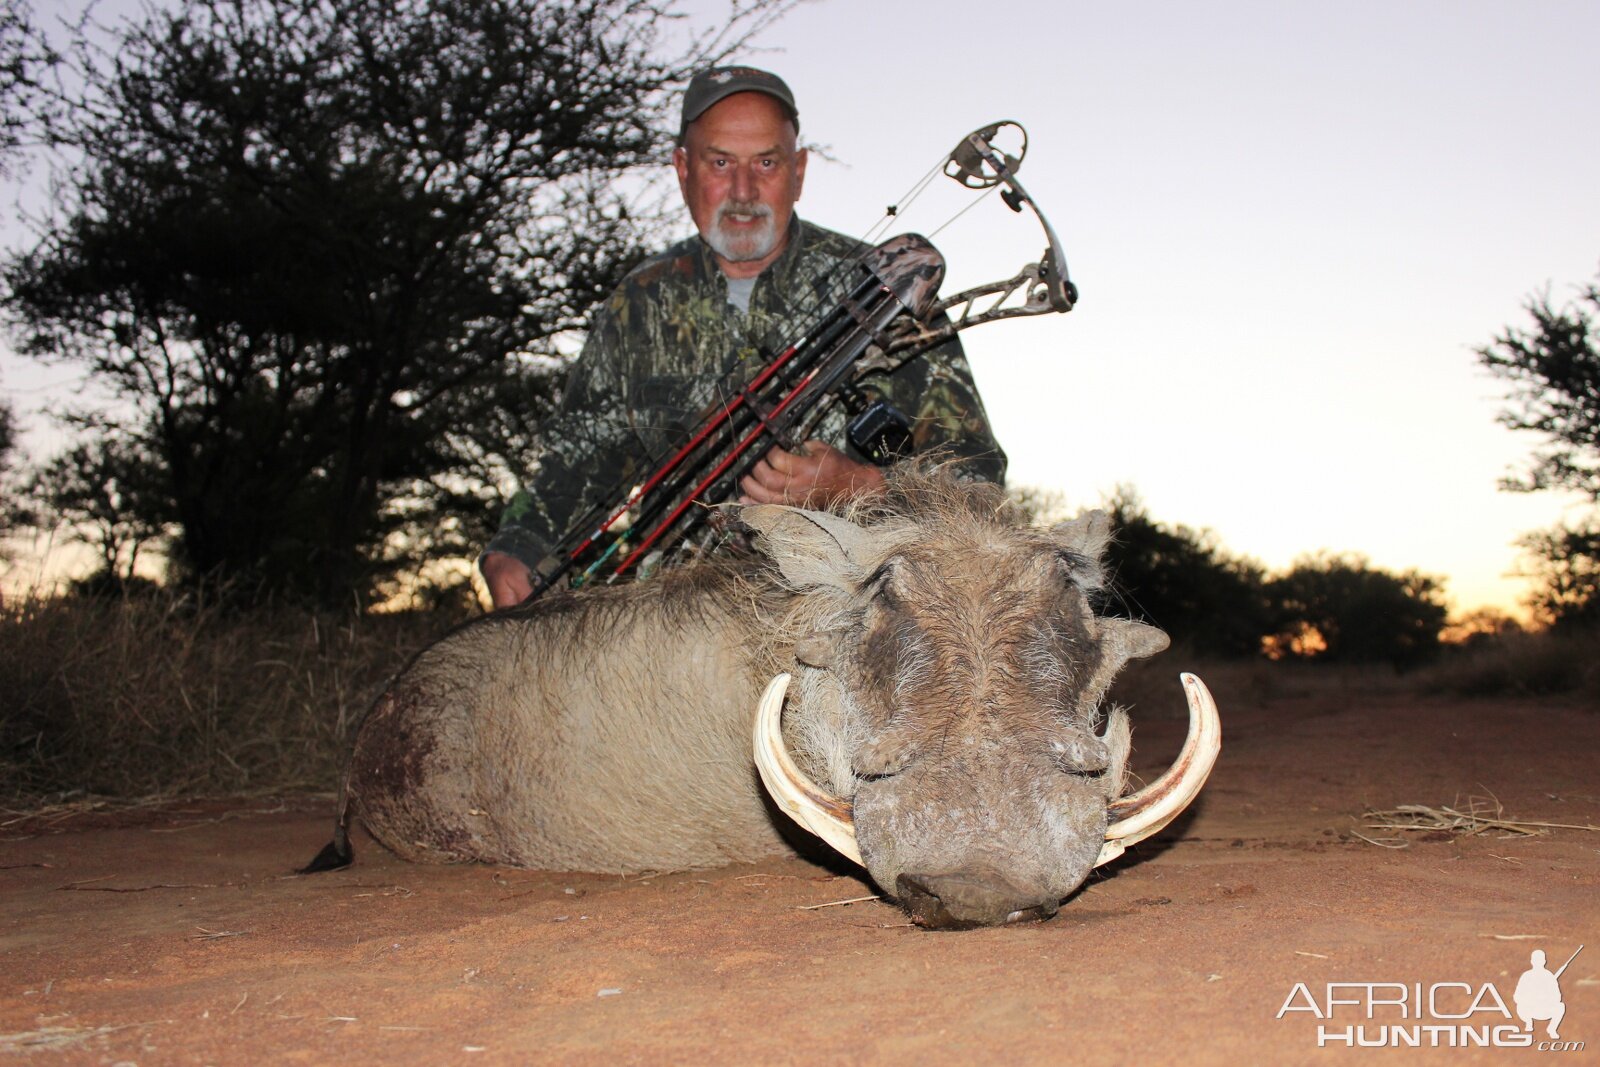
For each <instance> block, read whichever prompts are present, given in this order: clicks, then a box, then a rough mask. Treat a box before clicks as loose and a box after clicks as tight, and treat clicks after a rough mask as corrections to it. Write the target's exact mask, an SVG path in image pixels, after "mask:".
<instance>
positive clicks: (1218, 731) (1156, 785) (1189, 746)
mask: <svg viewBox="0 0 1600 1067" xmlns="http://www.w3.org/2000/svg"><path fill="white" fill-rule="evenodd" d="M1179 678H1181V679H1182V681H1183V691H1184V695H1185V696H1186V697H1187V698H1188V701H1189V737H1188V739H1187V740H1185V741H1184V743H1183V751H1182V752H1179V753H1178V758H1177V759H1176V760H1174V761H1173V762H1172V766H1171V767H1168V768H1167V773H1165V774H1163V775H1162V776H1161V777H1160V778H1158V779H1156V780H1155V781H1154V782H1151V783H1150V784H1149V785H1147V786H1145V787H1144V788H1143V789H1141V790H1139V791H1138V792H1137V793H1133V794H1130V795H1129V796H1125V797H1123V798H1121V799H1120V800H1116V801H1113V802H1112V804H1111V805H1110V808H1109V811H1110V815H1111V819H1112V823H1111V825H1110V826H1108V827H1107V828H1106V843H1105V845H1104V847H1102V848H1101V849H1100V858H1099V859H1097V860H1095V864H1094V865H1095V866H1096V867H1098V866H1100V865H1101V864H1103V863H1109V862H1110V861H1112V860H1114V859H1116V858H1117V857H1118V856H1120V855H1122V852H1123V850H1124V849H1125V848H1127V847H1128V846H1129V845H1133V844H1137V843H1138V842H1140V841H1143V840H1144V839H1145V838H1147V837H1149V836H1150V835H1151V834H1154V833H1157V832H1159V831H1160V830H1161V829H1162V828H1164V827H1165V826H1166V825H1167V824H1168V823H1170V822H1171V821H1172V820H1173V819H1176V818H1177V817H1178V815H1179V814H1180V813H1182V811H1183V809H1184V808H1187V807H1188V806H1189V805H1190V804H1192V803H1193V802H1194V798H1195V797H1196V796H1197V795H1199V793H1200V787H1201V786H1203V785H1205V784H1206V778H1207V776H1209V775H1210V774H1211V768H1212V767H1213V766H1214V765H1215V764H1216V762H1217V753H1219V752H1221V751H1222V720H1221V718H1220V717H1219V716H1218V715H1217V704H1216V701H1214V700H1212V699H1211V693H1210V691H1209V690H1207V689H1206V685H1205V683H1204V682H1202V681H1201V680H1200V679H1199V677H1197V676H1196V675H1193V674H1181V675H1179Z"/></svg>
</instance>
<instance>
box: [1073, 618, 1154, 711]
mask: <svg viewBox="0 0 1600 1067" xmlns="http://www.w3.org/2000/svg"><path fill="white" fill-rule="evenodd" d="M1094 622H1095V626H1096V627H1097V629H1098V634H1097V637H1098V640H1099V645H1100V660H1099V662H1098V663H1096V664H1095V669H1094V674H1093V675H1092V676H1091V677H1090V678H1089V680H1088V682H1087V683H1085V685H1084V697H1086V698H1087V703H1088V704H1090V705H1093V704H1097V703H1099V701H1100V698H1101V697H1103V696H1104V695H1105V692H1106V690H1107V689H1109V688H1110V687H1111V683H1112V682H1113V681H1115V680H1116V677H1117V675H1118V674H1119V673H1121V671H1122V668H1123V666H1124V665H1125V664H1126V663H1127V662H1128V661H1129V660H1130V659H1143V658H1144V657H1145V656H1153V655H1155V654H1156V653H1157V652H1160V651H1162V650H1163V649H1165V648H1166V647H1167V645H1169V644H1171V641H1170V639H1169V638H1168V637H1167V635H1166V634H1165V633H1164V632H1162V631H1161V630H1158V629H1156V628H1155V627H1154V626H1150V625H1147V624H1145V623H1142V622H1134V621H1133V620H1132V619H1108V618H1103V617H1097V618H1096V619H1095V620H1094Z"/></svg>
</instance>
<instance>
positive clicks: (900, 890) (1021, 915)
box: [895, 867, 1060, 930]
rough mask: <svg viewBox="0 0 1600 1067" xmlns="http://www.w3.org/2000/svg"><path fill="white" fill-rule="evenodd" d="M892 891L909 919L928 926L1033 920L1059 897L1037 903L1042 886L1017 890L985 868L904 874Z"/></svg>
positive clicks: (960, 927) (943, 927) (953, 927)
mask: <svg viewBox="0 0 1600 1067" xmlns="http://www.w3.org/2000/svg"><path fill="white" fill-rule="evenodd" d="M895 889H896V893H895V895H896V896H897V897H898V898H899V899H900V902H901V903H902V904H904V905H905V907H906V910H907V911H909V912H911V918H912V919H913V920H914V921H915V922H916V923H917V925H919V926H925V927H927V928H928V929H930V930H965V929H968V928H970V927H974V926H998V925H1000V924H1001V923H1014V922H1037V921H1040V920H1043V919H1048V918H1050V917H1051V916H1053V915H1054V914H1055V913H1056V911H1057V910H1058V909H1059V908H1060V902H1059V901H1056V900H1053V899H1051V900H1044V901H1041V900H1040V899H1039V897H1040V892H1041V891H1040V890H1034V891H1032V892H1029V891H1028V890H1025V889H1020V888H1018V887H1017V886H1015V885H1012V884H1011V882H1009V881H1007V880H1006V878H1005V876H1004V875H1002V874H1000V872H998V871H995V870H990V869H988V868H985V867H970V868H967V869H965V870H960V871H951V872H948V873H946V874H902V875H901V876H900V877H899V878H897V879H896V880H895Z"/></svg>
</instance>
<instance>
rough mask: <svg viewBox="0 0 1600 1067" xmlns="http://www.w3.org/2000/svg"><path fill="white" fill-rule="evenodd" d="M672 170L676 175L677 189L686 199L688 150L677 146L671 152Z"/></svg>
mask: <svg viewBox="0 0 1600 1067" xmlns="http://www.w3.org/2000/svg"><path fill="white" fill-rule="evenodd" d="M672 169H673V170H675V171H677V173H678V189H679V191H680V192H682V193H683V195H684V197H685V198H687V197H688V195H689V188H688V186H689V149H688V148H686V147H684V146H683V145H679V146H678V147H677V148H674V149H673V150H672Z"/></svg>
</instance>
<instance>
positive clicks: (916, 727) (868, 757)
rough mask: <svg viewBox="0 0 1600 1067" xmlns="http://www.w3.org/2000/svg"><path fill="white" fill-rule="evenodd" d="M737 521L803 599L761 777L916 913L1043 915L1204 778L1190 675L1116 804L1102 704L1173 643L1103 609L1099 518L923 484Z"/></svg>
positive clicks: (1120, 749) (1111, 728) (771, 509)
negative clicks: (1164, 743)
mask: <svg viewBox="0 0 1600 1067" xmlns="http://www.w3.org/2000/svg"><path fill="white" fill-rule="evenodd" d="M906 516H914V521H913V520H912V519H910V518H907V517H906ZM743 517H744V521H745V522H746V523H747V524H748V525H749V526H751V527H752V528H753V529H755V530H756V531H757V532H758V533H759V534H760V535H761V540H762V542H763V547H764V548H765V549H766V551H767V552H768V553H769V554H770V555H771V557H772V558H773V560H774V561H775V562H776V564H777V567H778V569H779V570H780V572H781V574H782V577H783V580H784V582H785V583H786V584H787V585H788V586H790V587H791V588H793V589H795V590H797V591H801V592H804V593H807V594H808V595H806V596H803V597H801V598H799V599H798V600H797V601H796V602H795V603H796V604H797V605H798V606H797V607H796V609H795V612H794V614H793V615H792V616H791V617H790V618H789V619H788V620H787V623H786V627H787V629H788V631H789V632H790V633H791V634H792V635H793V637H794V644H793V648H794V662H793V663H792V664H789V665H785V664H776V665H775V666H776V667H778V668H779V669H782V668H784V667H785V666H787V669H788V670H789V671H792V672H793V674H794V675H795V684H794V692H793V693H792V694H790V695H789V696H788V702H789V707H788V714H787V715H786V716H784V719H783V723H782V728H781V731H780V729H779V714H780V711H781V709H782V707H783V704H784V700H785V693H786V690H787V689H788V687H789V682H790V680H789V677H788V675H787V674H780V675H779V676H778V677H776V678H774V679H773V681H772V683H771V684H770V685H769V686H768V688H767V692H766V695H765V697H764V698H763V700H762V707H761V709H760V714H759V715H758V723H757V728H756V740H755V747H756V760H757V765H758V767H759V768H760V770H761V774H762V777H763V780H764V781H765V782H766V784H767V788H768V791H769V792H770V793H771V795H772V796H773V798H774V800H775V802H776V803H777V804H778V805H779V806H780V807H781V808H783V809H784V810H786V811H788V812H789V814H791V815H792V816H793V817H794V818H795V819H796V820H797V821H799V822H800V823H801V824H802V825H805V826H807V827H808V828H809V829H811V830H812V831H813V832H815V833H817V834H819V836H821V837H823V838H824V839H825V840H827V841H828V843H829V844H831V845H833V846H834V847H835V848H837V849H838V850H839V851H840V852H842V853H843V854H844V855H846V856H848V857H849V858H850V859H852V860H854V861H856V862H858V863H861V864H862V865H864V866H865V867H866V868H867V870H868V872H869V873H870V874H871V875H872V877H873V879H874V880H875V881H876V882H877V883H878V885H879V886H880V887H881V888H882V889H883V890H884V891H885V892H886V893H887V894H888V895H890V896H892V897H894V898H896V899H897V900H899V901H900V903H901V904H903V905H904V906H905V907H906V909H907V910H908V911H909V912H910V913H911V915H912V917H913V918H914V919H915V920H916V921H917V922H919V923H920V924H922V925H924V926H930V927H941V928H961V927H970V926H984V925H994V924H999V923H1005V922H1013V921H1017V920H1022V919H1045V918H1049V917H1050V916H1052V915H1054V914H1055V913H1056V910H1057V909H1058V907H1059V906H1060V902H1061V901H1062V899H1063V898H1065V897H1067V896H1069V895H1070V894H1071V893H1072V892H1073V891H1074V890H1076V889H1077V888H1078V886H1079V885H1081V884H1082V882H1083V881H1084V879H1085V878H1086V877H1087V876H1088V873H1089V871H1090V870H1092V869H1093V868H1094V867H1095V866H1096V865H1097V864H1099V863H1103V862H1105V861H1106V860H1108V859H1110V858H1112V857H1114V856H1116V855H1118V854H1120V852H1121V851H1122V848H1123V846H1124V845H1126V844H1128V843H1131V841H1134V840H1138V839H1140V838H1142V837H1144V836H1148V834H1150V833H1153V832H1155V831H1156V830H1157V829H1159V828H1160V827H1161V826H1164V825H1165V824H1166V823H1167V822H1168V821H1170V820H1171V818H1172V817H1173V816H1174V815H1176V814H1177V812H1178V811H1181V810H1182V808H1183V806H1184V805H1186V804H1187V802H1188V799H1190V798H1192V796H1193V794H1194V792H1195V791H1197V790H1198V788H1199V786H1200V785H1201V784H1202V783H1203V782H1204V779H1205V775H1206V774H1207V773H1208V772H1209V770H1210V766H1211V761H1212V760H1213V759H1214V758H1215V755H1216V750H1217V746H1218V741H1219V737H1220V733H1219V731H1218V728H1217V726H1216V722H1215V718H1216V716H1215V709H1214V707H1212V706H1211V705H1210V698H1209V696H1208V695H1206V694H1205V691H1204V687H1203V686H1201V685H1200V683H1199V681H1198V679H1193V678H1191V677H1187V676H1186V677H1185V684H1186V687H1187V688H1188V689H1189V692H1190V707H1191V736H1190V740H1189V744H1188V745H1187V746H1186V748H1185V751H1184V754H1183V755H1182V756H1180V758H1179V761H1178V763H1177V764H1176V765H1175V766H1174V768H1173V770H1172V771H1169V772H1168V774H1167V775H1165V776H1164V777H1163V778H1162V779H1161V780H1160V781H1158V782H1156V783H1154V784H1153V785H1152V786H1151V787H1149V788H1148V789H1146V790H1144V791H1143V792H1141V793H1140V794H1137V795H1135V796H1134V797H1131V798H1123V797H1122V791H1123V784H1124V780H1125V769H1126V765H1127V759H1128V751H1129V726H1128V720H1127V716H1126V714H1125V713H1124V712H1123V711H1122V710H1121V709H1120V708H1110V709H1107V708H1105V707H1103V706H1102V698H1103V696H1104V694H1105V692H1106V689H1107V687H1108V686H1109V685H1110V684H1111V681H1112V679H1113V678H1114V677H1115V676H1116V674H1117V672H1118V671H1119V670H1121V668H1122V666H1123V665H1124V664H1125V663H1126V662H1127V661H1128V660H1129V659H1130V658H1132V657H1136V656H1148V655H1151V654H1153V653H1155V652H1159V651H1160V650H1162V649H1163V648H1165V647H1166V645H1167V637H1166V635H1165V634H1163V633H1162V632H1161V631H1160V630H1157V629H1155V628H1153V627H1150V626H1146V625H1144V624H1141V623H1137V622H1132V621H1129V620H1126V619H1113V618H1103V617H1099V616H1097V615H1096V614H1095V613H1094V611H1093V610H1092V607H1091V603H1090V597H1091V594H1093V593H1094V592H1095V591H1096V590H1098V589H1099V588H1100V587H1101V585H1102V580H1103V577H1102V568H1101V562H1100V557H1101V554H1102V552H1103V550H1104V547H1105V544H1106V541H1107V539H1108V524H1107V521H1106V519H1105V517H1104V515H1102V514H1100V513H1098V512H1092V513H1089V514H1087V515H1084V516H1081V517H1079V518H1078V519H1076V520H1073V521H1071V522H1067V523H1063V524H1061V525H1058V526H1056V527H1054V528H1053V529H1049V530H1043V529H1038V528H1031V527H1028V526H1026V525H1024V524H1022V523H1021V522H1019V521H1018V517H1017V516H1016V515H1015V513H1014V512H1011V509H1009V507H1008V506H1007V505H1006V504H1005V503H1004V501H1003V498H1002V497H1001V496H1000V494H999V491H998V490H996V491H994V492H993V493H992V494H991V493H988V492H986V491H982V490H981V489H976V488H975V487H973V486H970V485H968V486H959V487H957V486H952V485H951V484H950V483H948V482H941V481H939V480H937V479H929V480H923V479H919V478H912V479H907V480H902V481H899V482H898V483H897V484H895V487H894V488H893V489H892V490H891V492H890V494H889V496H888V497H886V498H883V499H882V500H880V501H878V502H877V503H875V504H873V505H869V509H868V510H858V511H857V512H856V513H854V514H852V515H851V516H850V517H849V518H842V517H839V516H835V515H829V514H822V513H817V512H809V511H800V510H797V509H792V508H782V507H775V506H756V507H749V508H746V509H745V510H744V513H743ZM817 782H821V783H823V785H820V786H819V785H817V784H816V783H817Z"/></svg>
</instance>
